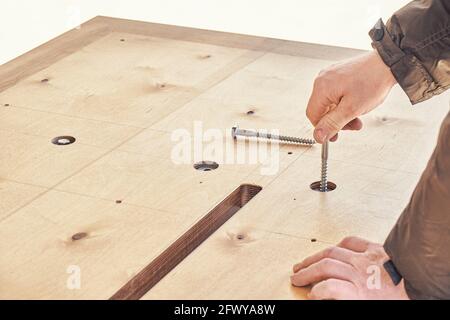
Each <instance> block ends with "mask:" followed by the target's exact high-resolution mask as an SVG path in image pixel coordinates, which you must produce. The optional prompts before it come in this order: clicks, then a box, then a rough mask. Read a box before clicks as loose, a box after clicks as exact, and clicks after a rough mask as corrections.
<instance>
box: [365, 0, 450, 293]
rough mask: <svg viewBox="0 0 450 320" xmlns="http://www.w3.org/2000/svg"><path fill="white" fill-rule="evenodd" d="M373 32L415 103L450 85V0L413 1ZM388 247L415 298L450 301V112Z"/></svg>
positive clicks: (379, 24) (374, 40) (373, 36)
mask: <svg viewBox="0 0 450 320" xmlns="http://www.w3.org/2000/svg"><path fill="white" fill-rule="evenodd" d="M369 35H370V36H371V38H372V40H373V42H372V46H373V47H374V48H375V49H376V50H377V51H378V53H379V54H380V56H381V58H382V59H383V61H384V62H385V63H386V65H388V66H389V67H390V69H391V71H392V74H393V75H394V77H395V78H396V80H397V82H398V83H399V85H400V86H401V87H402V89H403V90H404V91H405V93H406V94H407V95H408V97H409V99H410V101H411V103H412V104H415V103H419V102H421V101H424V100H426V99H429V98H431V97H432V96H433V95H436V94H439V93H441V92H443V91H445V90H446V89H448V88H449V86H450V0H417V1H412V2H410V3H409V4H407V5H406V6H405V7H403V8H402V9H400V10H399V11H397V12H396V13H395V14H394V15H393V16H392V17H391V18H390V19H389V20H388V21H387V23H386V24H384V23H383V21H382V20H381V19H380V20H378V22H377V23H376V25H375V26H374V28H373V29H372V30H371V31H370V32H369ZM384 248H385V250H386V252H387V254H388V255H389V257H390V258H391V260H392V261H393V263H394V264H395V267H396V268H397V270H398V271H399V273H400V274H401V276H402V277H403V279H404V282H405V288H406V291H407V294H408V296H409V297H410V298H412V299H450V113H449V114H448V115H447V117H446V118H445V119H444V121H443V123H442V126H441V130H440V133H439V138H438V143H437V146H436V148H435V150H434V153H433V155H432V156H431V159H430V160H429V162H428V165H427V167H426V169H425V171H424V172H423V174H422V176H421V178H420V181H419V183H418V185H417V186H416V189H415V190H414V193H413V195H412V197H411V200H410V202H409V204H408V205H407V207H406V208H405V209H404V211H403V213H402V214H401V216H400V218H399V220H398V221H397V223H396V225H395V226H394V228H393V229H392V231H391V233H390V234H389V236H388V238H387V239H386V241H385V243H384Z"/></svg>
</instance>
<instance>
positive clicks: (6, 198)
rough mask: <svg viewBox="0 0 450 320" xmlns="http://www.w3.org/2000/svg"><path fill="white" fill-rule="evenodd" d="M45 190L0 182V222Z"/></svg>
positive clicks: (26, 185)
mask: <svg viewBox="0 0 450 320" xmlns="http://www.w3.org/2000/svg"><path fill="white" fill-rule="evenodd" d="M46 190H47V189H46V188H42V187H37V186H32V185H28V184H22V183H17V182H13V181H7V180H0V199H1V201H0V221H1V220H3V219H5V218H6V217H7V216H8V215H9V214H11V213H12V212H14V211H15V210H17V209H19V208H20V207H21V206H23V205H26V204H27V203H28V202H30V201H32V200H33V199H34V198H36V197H37V196H39V195H40V194H41V193H43V192H45V191H46Z"/></svg>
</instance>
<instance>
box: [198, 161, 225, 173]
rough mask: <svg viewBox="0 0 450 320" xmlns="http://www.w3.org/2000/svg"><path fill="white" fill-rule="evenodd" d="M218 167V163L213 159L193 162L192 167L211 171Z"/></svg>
mask: <svg viewBox="0 0 450 320" xmlns="http://www.w3.org/2000/svg"><path fill="white" fill-rule="evenodd" d="M218 167H219V164H218V163H217V162H214V161H200V162H197V163H195V164H194V169H195V170H200V171H211V170H215V169H217V168H218Z"/></svg>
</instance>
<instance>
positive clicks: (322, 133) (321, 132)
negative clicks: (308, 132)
mask: <svg viewBox="0 0 450 320" xmlns="http://www.w3.org/2000/svg"><path fill="white" fill-rule="evenodd" d="M316 138H317V139H318V140H319V142H324V141H325V140H326V139H327V133H326V132H325V131H324V130H323V129H321V128H320V129H316Z"/></svg>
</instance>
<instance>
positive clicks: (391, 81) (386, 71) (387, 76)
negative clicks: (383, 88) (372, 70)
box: [371, 50, 397, 88]
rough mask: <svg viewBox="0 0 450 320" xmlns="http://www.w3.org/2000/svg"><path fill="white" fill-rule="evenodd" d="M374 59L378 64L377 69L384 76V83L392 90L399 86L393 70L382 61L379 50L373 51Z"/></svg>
mask: <svg viewBox="0 0 450 320" xmlns="http://www.w3.org/2000/svg"><path fill="white" fill-rule="evenodd" d="M371 55H372V57H373V60H374V63H375V64H376V66H377V68H379V69H380V72H381V74H382V79H383V82H385V83H386V85H387V86H389V88H392V87H393V86H394V85H396V84H397V80H396V79H395V77H394V75H393V74H392V71H391V68H389V67H388V66H387V65H386V64H385V63H384V61H383V59H381V56H380V55H379V53H378V52H377V50H373V51H372V54H371Z"/></svg>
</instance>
